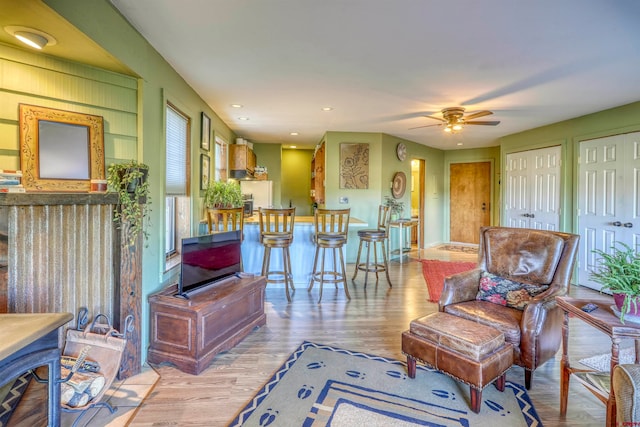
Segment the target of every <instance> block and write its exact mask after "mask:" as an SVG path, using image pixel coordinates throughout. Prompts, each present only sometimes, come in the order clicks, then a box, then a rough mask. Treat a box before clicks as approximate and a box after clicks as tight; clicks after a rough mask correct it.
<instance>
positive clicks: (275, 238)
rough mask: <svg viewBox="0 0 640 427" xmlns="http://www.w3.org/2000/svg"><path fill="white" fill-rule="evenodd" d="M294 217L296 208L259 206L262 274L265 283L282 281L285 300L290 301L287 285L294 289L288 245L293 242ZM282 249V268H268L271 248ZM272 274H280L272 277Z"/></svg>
mask: <svg viewBox="0 0 640 427" xmlns="http://www.w3.org/2000/svg"><path fill="white" fill-rule="evenodd" d="M295 217H296V208H288V209H265V208H260V211H259V218H260V243H262V245H263V246H264V257H263V258H262V275H263V276H265V277H266V279H267V283H282V282H284V289H285V292H286V294H287V301H289V302H291V295H290V294H289V287H291V290H293V291H295V289H296V288H295V287H294V285H293V276H292V274H291V256H290V255H289V247H290V246H291V243H292V242H293V225H294V221H295ZM272 248H280V249H282V270H270V268H271V266H270V262H271V249H272ZM272 276H282V277H278V278H273V277H272Z"/></svg>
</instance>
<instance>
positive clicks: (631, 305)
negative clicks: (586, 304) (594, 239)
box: [590, 242, 640, 323]
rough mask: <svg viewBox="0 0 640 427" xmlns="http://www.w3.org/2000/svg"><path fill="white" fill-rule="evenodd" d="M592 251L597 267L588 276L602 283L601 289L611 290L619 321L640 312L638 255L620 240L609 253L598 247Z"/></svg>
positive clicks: (639, 264)
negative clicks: (639, 299) (595, 257)
mask: <svg viewBox="0 0 640 427" xmlns="http://www.w3.org/2000/svg"><path fill="white" fill-rule="evenodd" d="M593 252H594V253H595V254H597V255H598V256H599V257H600V258H599V259H598V264H599V265H598V269H597V270H595V271H593V272H591V275H590V277H591V279H592V280H593V281H594V282H596V283H599V284H601V285H602V288H601V289H600V290H601V291H606V290H608V291H611V293H612V294H613V299H614V301H615V303H616V307H617V308H618V310H619V311H620V316H619V317H620V322H622V323H624V317H625V315H627V314H630V315H637V314H640V313H639V311H640V310H639V308H640V307H639V305H640V304H639V302H640V301H638V297H640V255H639V254H638V253H637V252H636V251H635V250H634V249H632V248H631V247H630V246H628V245H626V244H624V243H622V242H617V243H616V244H614V246H613V247H612V248H611V253H607V252H604V251H602V250H599V249H595V250H594V251H593Z"/></svg>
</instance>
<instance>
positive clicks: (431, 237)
mask: <svg viewBox="0 0 640 427" xmlns="http://www.w3.org/2000/svg"><path fill="white" fill-rule="evenodd" d="M325 142H326V148H325V150H326V151H325V152H326V160H325V162H326V163H325V170H326V177H325V178H326V187H325V191H326V206H327V207H329V208H339V207H342V206H348V207H351V215H352V216H354V217H356V218H359V219H362V220H363V221H366V222H367V223H368V224H369V226H374V225H375V224H376V222H377V218H378V209H377V208H378V206H379V205H380V204H381V203H384V200H385V196H391V183H392V181H393V176H394V175H395V173H396V172H404V174H405V175H406V176H407V178H408V179H409V178H410V177H411V161H410V159H412V158H415V159H423V160H425V172H426V173H425V182H424V183H423V185H424V187H425V224H424V227H423V230H421V232H422V233H424V237H425V239H424V241H425V246H431V245H434V244H437V243H441V242H442V241H443V240H442V226H443V216H442V210H443V200H444V193H443V191H444V188H443V183H442V176H443V175H442V174H443V160H444V153H445V152H444V151H442V150H437V149H434V148H430V147H426V146H424V145H422V144H418V143H415V142H412V141H408V140H405V139H401V138H396V137H392V136H390V135H386V134H382V133H365V132H327V133H326V134H325ZM342 142H349V143H367V144H369V188H368V189H363V190H352V189H342V188H339V186H340V175H339V164H340V143H342ZM400 142H403V143H404V144H405V145H406V146H407V158H406V160H404V161H400V160H398V158H397V156H396V146H397V145H398V143H400ZM407 185H409V183H407ZM340 197H348V198H349V204H348V205H340V204H339V203H338V201H339V198H340ZM401 200H402V201H403V202H404V206H405V212H404V215H405V216H409V215H410V210H409V209H410V206H411V192H410V191H406V192H405V194H404V197H402V198H401ZM350 243H351V242H350ZM349 249H351V248H349ZM356 250H357V248H356ZM349 252H350V251H348V253H347V257H348V258H349Z"/></svg>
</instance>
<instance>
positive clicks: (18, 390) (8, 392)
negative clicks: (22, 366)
mask: <svg viewBox="0 0 640 427" xmlns="http://www.w3.org/2000/svg"><path fill="white" fill-rule="evenodd" d="M30 380H31V374H30V373H27V374H24V375H22V376H21V377H19V378H17V379H16V380H15V381H9V383H8V384H6V385H5V386H3V387H0V402H2V403H0V426H6V425H7V422H8V421H9V418H11V414H13V411H15V409H16V407H17V406H18V403H20V399H22V394H23V393H24V391H25V389H26V388H27V386H28V385H29V381H30Z"/></svg>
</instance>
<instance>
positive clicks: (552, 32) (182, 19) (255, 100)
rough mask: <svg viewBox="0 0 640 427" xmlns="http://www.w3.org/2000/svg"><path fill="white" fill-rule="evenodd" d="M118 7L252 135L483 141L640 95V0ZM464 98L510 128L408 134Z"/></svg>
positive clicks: (297, 140)
mask: <svg viewBox="0 0 640 427" xmlns="http://www.w3.org/2000/svg"><path fill="white" fill-rule="evenodd" d="M112 3H113V4H114V5H115V6H116V7H117V8H118V9H119V10H120V12H121V13H122V14H123V15H124V16H125V17H126V18H127V19H128V20H129V21H130V22H131V23H132V24H133V26H135V27H136V28H137V29H138V31H140V33H141V34H142V35H143V36H144V37H145V38H146V39H147V40H148V41H149V42H150V43H151V44H152V45H153V46H154V47H155V48H156V49H157V50H158V51H159V52H160V54H161V55H162V56H163V57H164V58H165V59H166V60H167V61H168V62H169V63H171V64H172V66H173V67H174V68H175V69H176V70H177V71H178V72H179V73H180V74H181V75H182V76H183V77H184V79H185V80H186V81H187V82H188V83H189V84H190V85H191V86H192V87H193V88H194V89H195V90H196V91H197V92H198V93H199V94H200V95H201V96H202V98H203V99H204V100H205V101H206V102H207V103H208V104H209V105H210V106H211V108H212V109H213V110H214V111H215V112H216V113H217V114H218V115H219V116H220V117H221V119H222V120H223V121H224V122H225V123H227V124H228V125H229V127H231V129H233V130H234V131H235V132H236V133H237V134H238V135H239V136H241V137H244V138H246V139H249V140H251V141H254V142H263V143H265V142H276V143H283V144H285V145H287V146H288V145H289V144H297V145H306V146H310V147H313V146H314V145H315V144H317V143H318V142H319V141H320V139H321V138H322V135H323V134H324V132H325V131H353V132H384V133H387V134H390V135H394V136H397V137H400V138H405V139H408V140H411V141H415V142H418V143H421V144H424V145H428V146H431V147H436V148H441V149H459V148H477V147H483V146H491V145H497V143H496V139H497V138H500V137H502V136H504V135H509V134H513V133H517V132H520V131H523V130H527V129H531V128H535V127H538V126H543V125H546V124H550V123H555V122H558V121H562V120H566V119H570V118H574V117H579V116H582V115H585V114H589V113H593V112H597V111H601V110H604V109H608V108H611V107H615V106H619V105H624V104H628V103H630V102H634V101H638V100H640V24H639V19H640V2H639V1H637V0H616V1H610V0H535V1H531V0H529V1H524V0H483V1H478V0H448V1H442V0H439V1H436V0H268V1H267V0H181V1H178V0H112ZM235 103H238V104H242V105H244V107H243V108H242V109H234V108H232V107H231V104H235ZM325 106H330V107H333V110H332V111H329V112H324V111H322V110H321V108H322V107H325ZM453 106H463V107H465V108H466V109H467V111H469V112H473V111H478V110H484V109H487V110H491V111H493V112H494V115H492V116H488V117H484V118H482V119H480V120H500V121H501V124H500V125H498V126H495V127H490V126H467V127H466V128H465V129H464V130H463V131H462V132H461V133H458V134H456V135H449V134H444V132H442V128H441V127H428V128H422V129H414V130H409V128H412V127H416V126H422V125H427V124H437V122H436V121H432V120H430V119H427V118H424V117H422V116H424V115H428V114H437V113H439V111H440V110H441V109H442V108H445V107H453ZM241 116H244V117H248V118H249V120H248V121H241V120H239V117H241ZM639 121H640V118H639ZM290 132H299V135H298V136H291V135H290ZM459 142H461V143H463V145H462V146H459V145H457V143H459Z"/></svg>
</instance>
